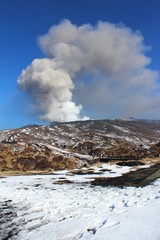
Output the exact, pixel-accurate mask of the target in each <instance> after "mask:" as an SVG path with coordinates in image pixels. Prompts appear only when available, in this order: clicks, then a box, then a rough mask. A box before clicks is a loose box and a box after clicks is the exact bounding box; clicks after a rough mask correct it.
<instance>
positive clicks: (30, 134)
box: [0, 120, 160, 171]
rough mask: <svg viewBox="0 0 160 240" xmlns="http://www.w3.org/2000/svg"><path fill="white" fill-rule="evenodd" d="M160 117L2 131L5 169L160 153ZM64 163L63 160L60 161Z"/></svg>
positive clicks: (66, 165) (77, 164) (67, 165)
mask: <svg viewBox="0 0 160 240" xmlns="http://www.w3.org/2000/svg"><path fill="white" fill-rule="evenodd" d="M159 142H160V121H124V120H95V121H93V120H89V121H79V122H70V123H61V124H60V123H55V124H51V125H50V126H38V125H28V126H25V127H22V128H18V129H12V130H4V131H0V161H1V170H4V169H8V168H10V169H12V168H14V169H16V170H24V171H26V170H28V169H30V170H34V169H36V170H38V169H39V170H44V169H48V168H57V169H64V168H74V167H81V166H82V165H84V164H86V163H88V162H93V161H95V160H96V159H97V158H99V157H100V156H105V155H113V156H115V155H117V154H119V155H139V156H142V157H143V156H150V157H153V156H158V155H159V153H160V151H159V150H160V147H159V145H158V143H159ZM59 163H60V164H59Z"/></svg>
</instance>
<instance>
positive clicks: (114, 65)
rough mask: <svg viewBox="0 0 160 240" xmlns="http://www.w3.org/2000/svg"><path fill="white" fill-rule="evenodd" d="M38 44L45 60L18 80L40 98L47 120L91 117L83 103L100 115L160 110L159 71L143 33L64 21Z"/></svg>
mask: <svg viewBox="0 0 160 240" xmlns="http://www.w3.org/2000/svg"><path fill="white" fill-rule="evenodd" d="M38 42H39V46H40V48H41V50H42V51H43V53H44V56H45V58H44V59H35V60H34V61H33V62H32V63H31V65H30V66H28V67H27V68H26V69H25V70H23V71H22V73H21V75H20V76H19V78H18V84H19V86H20V87H21V88H22V89H24V90H26V91H28V92H29V93H30V94H31V95H32V97H33V98H34V99H35V101H36V104H37V107H38V108H39V109H40V110H41V112H42V115H41V118H42V119H45V120H49V121H60V122H63V121H75V120H80V119H87V117H82V116H81V110H82V106H83V108H84V111H85V112H88V113H90V114H91V115H93V116H92V117H100V118H104V117H110V116H125V117H126V116H127V115H128V116H131V115H134V116H135V115H138V114H140V115H141V114H142V113H144V114H145V113H147V114H149V113H151V112H152V111H153V109H155V112H156V111H157V107H158V105H159V103H160V98H159V97H158V96H156V90H157V88H159V86H158V84H157V79H158V77H159V74H158V72H156V71H153V70H151V69H148V68H147V66H148V65H149V63H150V62H151V60H150V58H149V57H147V56H146V55H145V52H146V51H147V50H148V49H147V48H146V47H145V45H144V43H143V37H142V35H141V34H140V33H139V32H133V31H132V30H131V29H130V28H127V27H125V26H124V25H122V24H121V25H115V24H111V23H108V22H98V23H97V25H96V26H92V25H90V24H86V25H82V26H76V25H74V24H72V23H71V22H70V21H69V20H63V21H62V22H60V23H59V24H58V25H55V26H53V27H51V28H50V30H49V31H48V33H47V34H45V35H43V36H40V37H39V39H38ZM75 86H76V87H75ZM73 99H74V100H73ZM75 101H76V103H75ZM113 113H114V114H113Z"/></svg>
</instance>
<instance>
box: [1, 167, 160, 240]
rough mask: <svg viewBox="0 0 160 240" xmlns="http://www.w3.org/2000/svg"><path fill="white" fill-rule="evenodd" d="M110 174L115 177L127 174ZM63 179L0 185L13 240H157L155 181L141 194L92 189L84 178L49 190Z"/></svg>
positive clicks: (159, 200) (158, 189) (159, 220)
mask: <svg viewBox="0 0 160 240" xmlns="http://www.w3.org/2000/svg"><path fill="white" fill-rule="evenodd" d="M105 167H106V166H105ZM113 168H114V172H117V176H118V175H120V174H121V173H123V172H126V171H127V170H129V168H128V169H126V168H124V169H123V168H121V169H120V168H119V169H118V168H117V167H115V166H114V167H113ZM110 170H112V171H111V173H110V174H111V175H112V172H113V169H110ZM95 171H98V169H95ZM67 174H68V172H67V171H61V172H57V175H34V176H19V177H7V178H2V179H0V202H4V201H6V200H12V202H11V203H12V204H13V205H14V209H17V217H15V219H14V220H13V224H14V223H15V224H16V226H18V227H19V228H20V232H19V233H18V235H17V238H13V239H19V240H78V239H82V240H83V239H85V240H91V239H92V240H116V239H118V240H160V179H158V180H156V181H155V182H154V183H153V184H152V185H148V186H146V187H144V188H135V187H127V188H123V189H122V188H115V187H100V186H92V185H90V184H88V183H84V175H78V176H76V175H75V176H73V179H72V180H73V181H74V183H71V184H55V180H56V179H63V177H65V178H67V177H71V176H67ZM103 174H105V173H103ZM114 174H115V173H114ZM115 175H116V174H115ZM115 175H114V176H115ZM87 177H88V176H86V179H87ZM89 177H90V176H89ZM5 225H6V223H3V226H2V227H3V228H5ZM0 239H1V238H0Z"/></svg>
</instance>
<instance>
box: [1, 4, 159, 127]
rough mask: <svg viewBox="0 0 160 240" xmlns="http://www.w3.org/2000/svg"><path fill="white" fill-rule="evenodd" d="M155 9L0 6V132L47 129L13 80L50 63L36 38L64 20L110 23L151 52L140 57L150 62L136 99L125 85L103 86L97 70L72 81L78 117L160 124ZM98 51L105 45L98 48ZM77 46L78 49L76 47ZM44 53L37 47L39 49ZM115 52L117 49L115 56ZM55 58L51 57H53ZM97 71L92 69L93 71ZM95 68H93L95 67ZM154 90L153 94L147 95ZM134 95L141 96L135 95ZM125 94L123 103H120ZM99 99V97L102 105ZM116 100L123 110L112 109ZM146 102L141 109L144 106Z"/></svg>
mask: <svg viewBox="0 0 160 240" xmlns="http://www.w3.org/2000/svg"><path fill="white" fill-rule="evenodd" d="M159 9H160V3H159V1H158V0H155V1H147V3H146V1H144V0H142V1H137V0H136V1H133V2H131V1H127V0H120V1H116V0H112V1H111V0H109V1H105V0H99V1H97V0H94V1H89V0H86V1H83V0H82V1H73V0H70V1H64V0H59V1H51V0H46V1H44V0H40V1H37V0H33V1H31V0H27V1H26V0H21V1H20V0H15V1H9V0H6V1H4V0H2V1H1V2H0V19H1V21H0V29H1V44H0V52H1V61H0V62H1V64H0V68H1V69H0V70H1V71H0V79H1V91H0V129H4V128H13V127H18V126H22V125H25V124H29V123H38V124H40V123H41V124H43V123H46V121H44V120H51V119H49V118H48V119H47V118H44V120H43V121H42V120H39V119H38V116H39V115H41V116H43V113H44V111H42V110H43V109H41V108H40V106H39V104H38V105H37V104H35V98H34V95H33V94H32V96H31V97H28V94H27V93H25V92H23V91H21V90H20V89H19V88H18V84H17V78H18V77H19V76H20V74H21V71H22V69H25V68H26V67H27V65H30V64H31V62H32V61H33V60H34V59H36V58H43V57H46V56H47V57H48V55H43V53H42V52H41V49H40V48H39V47H38V44H37V38H38V36H42V35H44V34H46V33H47V32H48V29H49V28H50V27H51V26H53V25H56V26H62V22H61V21H62V19H69V20H70V21H71V24H73V25H76V26H81V25H84V24H88V23H89V24H91V25H90V26H95V25H96V24H97V22H98V21H102V22H108V23H111V24H112V23H113V25H111V26H114V24H116V31H117V30H118V26H120V27H121V30H124V29H126V32H127V29H128V32H129V31H132V33H131V34H130V36H132V37H135V36H139V37H140V38H141V46H143V47H148V49H149V48H150V50H147V51H145V52H144V51H141V53H142V52H143V54H144V55H143V56H145V58H146V59H148V61H150V60H151V63H150V65H148V66H147V64H145V65H144V69H148V70H147V71H146V70H145V74H147V79H150V80H147V81H146V85H145V79H144V78H146V75H145V74H144V75H143V77H142V78H143V79H142V78H141V81H142V83H143V84H142V85H143V87H144V88H143V89H142V88H141V90H140V88H139V87H137V86H138V85H136V88H135V89H134V91H135V92H134V93H135V94H133V89H132V92H131V90H127V89H128V83H127V84H126V83H125V84H120V83H118V84H117V83H115V84H112V85H111V81H107V84H106V80H105V81H104V78H105V79H106V75H105V77H104V76H103V77H102V75H103V74H102V72H101V73H100V75H99V68H98V72H96V74H95V73H94V74H93V71H88V70H87V71H81V72H79V73H78V74H76V81H75V80H74V83H73V85H74V86H75V88H74V89H73V91H72V92H71V94H72V98H71V99H72V101H73V102H74V103H75V104H76V106H77V107H78V106H80V105H82V106H83V109H81V108H79V110H81V116H89V117H90V118H94V119H98V118H116V117H128V116H133V117H143V118H155V119H160V111H159V110H160V109H159V105H160V98H159V95H160V88H159V69H160V68H159V66H160V46H159V40H160V29H159V25H158V23H159V22H160V14H159ZM60 22H61V23H60ZM60 24H61V25H60ZM117 24H118V25H117ZM130 29H131V30H130ZM112 30H113V29H112ZM107 31H108V30H107ZM107 31H106V32H107ZM138 31H139V33H138ZM112 32H113V31H112ZM107 33H108V32H107ZM110 34H111V33H110ZM111 36H113V34H111ZM78 37H80V35H78ZM142 37H143V38H144V39H142ZM59 42H61V40H59ZM63 42H64V39H63ZM57 44H58V42H57ZM67 44H68V43H67ZM101 45H103V44H102V42H101ZM75 46H76V47H77V45H75ZM79 46H82V42H81V43H80V45H79ZM84 46H85V45H83V47H84ZM86 46H87V45H86ZM88 46H89V45H88ZM128 46H130V45H128ZM43 47H44V46H43ZM43 47H42V45H41V48H43ZM119 49H120V48H117V51H118V50H119ZM45 54H46V53H45ZM58 54H59V53H58ZM55 55H56V54H55V52H54V55H53V57H55ZM119 56H121V55H119ZM99 59H100V58H99ZM112 60H113V59H112ZM99 61H100V60H99ZM97 65H98V64H97V63H96V67H97ZM93 66H94V67H95V64H94V65H93ZM63 70H64V67H63ZM103 73H104V71H103ZM107 74H108V73H107ZM98 77H99V78H100V79H101V80H100V82H99V84H97V79H98ZM107 77H110V79H112V82H113V81H115V82H116V81H117V80H116V79H117V78H114V79H113V75H112V76H111V75H107ZM132 77H133V76H132ZM120 79H122V77H121V78H120ZM72 80H73V79H72ZM134 81H136V80H134ZM138 81H139V80H138ZM151 82H152V83H151ZM121 85H122V87H124V88H123V90H122V89H121ZM153 85H154V86H153ZM104 86H105V87H104ZM152 87H153V89H151V88H152ZM104 89H105V92H104ZM117 89H119V90H117ZM130 89H131V88H130ZM127 91H128V93H127ZM138 91H139V96H138V95H137V94H138ZM88 92H90V94H88ZM113 92H115V93H118V92H120V94H119V96H117V94H116V97H115V96H114V95H113V94H111V93H113ZM98 93H99V94H98ZM125 94H126V97H124V96H125ZM82 95H84V97H83V96H82ZM95 95H96V96H97V100H99V101H97V102H96V101H95ZM110 95H111V96H110ZM134 95H135V96H134ZM100 96H103V97H101V99H100ZM109 96H110V97H109ZM136 96H138V97H139V98H137V97H136ZM146 96H147V97H146ZM144 98H145V99H144ZM137 99H138V101H137ZM114 100H115V101H114ZM119 100H121V105H117V104H116V102H117V103H119V102H120V101H119ZM131 100H132V101H131ZM136 101H137V103H138V104H137V103H136V105H137V109H138V108H139V111H137V109H134V106H133V104H132V103H133V102H136ZM105 102H106V104H105ZM144 102H145V107H144V106H142V105H144V104H142V103H144ZM119 104H120V103H119ZM144 108H145V110H144ZM124 109H128V110H131V109H133V110H134V111H128V114H126V112H127V111H126V110H124ZM79 113H80V112H78V114H79ZM130 114H131V115H130ZM73 119H74V118H73ZM77 119H78V117H77ZM53 120H54V118H53ZM69 120H70V119H69Z"/></svg>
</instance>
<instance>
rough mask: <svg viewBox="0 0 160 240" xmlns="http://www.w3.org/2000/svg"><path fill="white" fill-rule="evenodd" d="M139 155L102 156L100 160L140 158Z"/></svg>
mask: <svg viewBox="0 0 160 240" xmlns="http://www.w3.org/2000/svg"><path fill="white" fill-rule="evenodd" d="M140 159H141V158H140V157H138V156H101V157H100V162H110V161H129V160H136V161H137V160H140Z"/></svg>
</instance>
